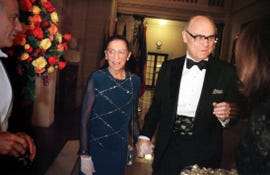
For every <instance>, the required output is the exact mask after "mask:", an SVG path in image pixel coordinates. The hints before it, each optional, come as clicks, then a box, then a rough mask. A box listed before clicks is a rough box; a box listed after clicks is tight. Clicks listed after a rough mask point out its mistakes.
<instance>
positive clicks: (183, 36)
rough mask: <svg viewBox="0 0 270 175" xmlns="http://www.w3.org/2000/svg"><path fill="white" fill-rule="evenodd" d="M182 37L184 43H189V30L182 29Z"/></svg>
mask: <svg viewBox="0 0 270 175" xmlns="http://www.w3.org/2000/svg"><path fill="white" fill-rule="evenodd" d="M182 38H183V41H184V43H187V32H186V31H185V30H183V31H182Z"/></svg>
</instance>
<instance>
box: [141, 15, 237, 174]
mask: <svg viewBox="0 0 270 175" xmlns="http://www.w3.org/2000/svg"><path fill="white" fill-rule="evenodd" d="M182 36H183V40H184V42H185V43H186V45H187V52H186V56H184V57H181V58H176V59H173V60H168V61H166V62H164V63H163V65H162V68H161V70H160V72H159V75H158V81H157V85H156V88H155V92H154V96H153V99H152V104H151V106H150V108H149V111H148V113H147V114H146V116H145V120H144V125H143V128H142V132H141V136H140V137H139V141H138V143H137V146H136V147H137V154H138V156H139V157H143V156H144V155H145V154H148V153H151V152H152V149H151V148H152V147H151V139H152V138H153V135H154V133H155V130H156V129H157V127H158V126H159V127H158V131H157V135H156V143H155V148H154V160H153V164H152V168H153V174H154V175H175V174H177V175H179V173H180V172H181V170H182V169H183V168H185V167H186V166H190V165H194V164H198V165H199V166H204V167H209V168H216V167H219V166H220V162H221V156H222V131H223V127H225V126H226V124H227V123H228V122H229V120H230V118H231V117H233V116H236V115H237V113H238V107H237V100H238V90H237V83H236V81H237V77H236V73H235V70H234V67H233V66H232V65H230V64H229V63H225V62H223V61H221V60H219V59H215V58H214V57H212V56H211V53H212V51H213V50H214V47H215V43H216V42H217V38H216V27H215V24H214V22H213V20H212V19H211V18H209V17H207V16H194V17H192V18H191V19H190V20H189V21H188V22H187V25H186V27H185V29H184V31H183V32H182Z"/></svg>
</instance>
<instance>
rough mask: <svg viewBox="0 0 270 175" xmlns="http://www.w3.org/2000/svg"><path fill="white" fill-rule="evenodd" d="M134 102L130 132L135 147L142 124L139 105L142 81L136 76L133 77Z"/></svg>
mask: <svg viewBox="0 0 270 175" xmlns="http://www.w3.org/2000/svg"><path fill="white" fill-rule="evenodd" d="M133 86H134V92H133V101H132V117H131V121H130V127H129V131H130V133H131V134H132V138H133V146H135V144H136V143H137V141H138V137H139V135H140V123H139V115H138V104H139V93H140V79H139V78H138V77H136V76H134V77H133Z"/></svg>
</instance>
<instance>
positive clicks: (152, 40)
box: [144, 18, 186, 59]
mask: <svg viewBox="0 0 270 175" xmlns="http://www.w3.org/2000/svg"><path fill="white" fill-rule="evenodd" d="M166 22H167V23H166V24H163V25H162V24H159V19H153V18H145V20H144V23H145V25H146V27H147V30H146V41H147V51H148V52H160V53H166V54H169V57H168V59H172V58H176V57H180V56H183V55H185V52H186V46H185V44H184V42H183V39H182V30H183V28H184V25H185V23H184V22H179V21H171V20H170V21H168V20H166ZM158 40H159V41H161V42H162V46H161V48H160V49H157V46H156V42H157V41H158Z"/></svg>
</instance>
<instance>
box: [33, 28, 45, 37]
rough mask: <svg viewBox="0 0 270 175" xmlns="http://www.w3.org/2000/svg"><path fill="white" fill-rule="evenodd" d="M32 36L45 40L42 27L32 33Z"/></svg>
mask: <svg viewBox="0 0 270 175" xmlns="http://www.w3.org/2000/svg"><path fill="white" fill-rule="evenodd" d="M32 34H33V35H34V37H36V38H38V39H42V38H43V31H42V29H41V28H40V27H36V28H34V30H33V31H32Z"/></svg>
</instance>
